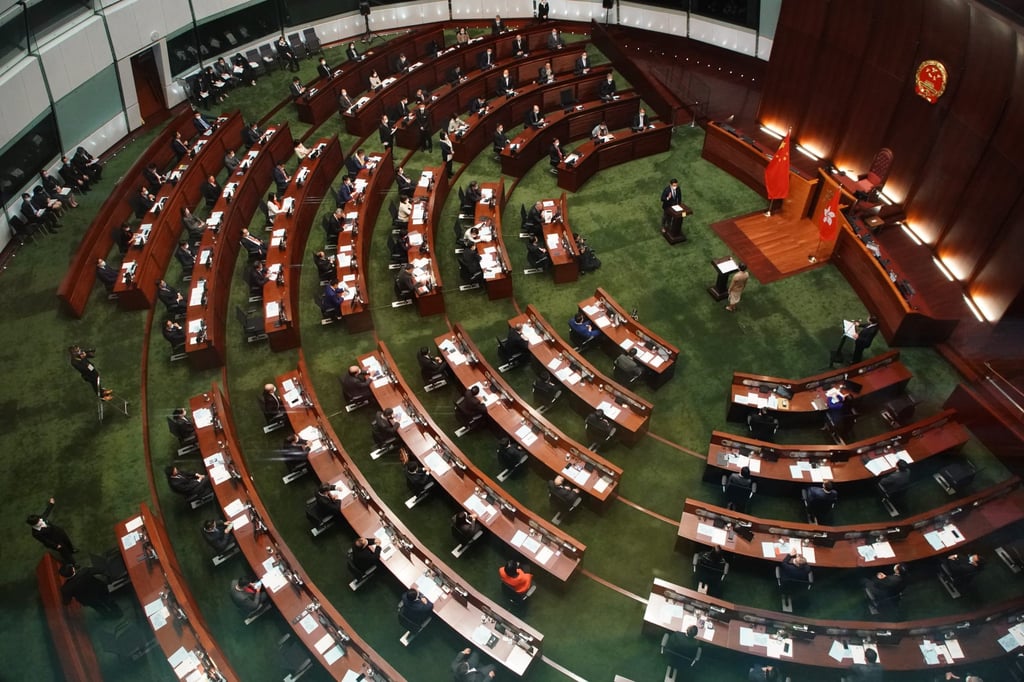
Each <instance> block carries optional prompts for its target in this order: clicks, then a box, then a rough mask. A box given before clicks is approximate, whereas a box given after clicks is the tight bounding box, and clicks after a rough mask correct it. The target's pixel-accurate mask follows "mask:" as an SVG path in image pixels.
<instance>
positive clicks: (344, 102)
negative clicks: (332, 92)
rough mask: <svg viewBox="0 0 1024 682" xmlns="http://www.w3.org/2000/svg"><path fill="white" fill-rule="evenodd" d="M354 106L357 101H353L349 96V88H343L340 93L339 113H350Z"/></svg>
mask: <svg viewBox="0 0 1024 682" xmlns="http://www.w3.org/2000/svg"><path fill="white" fill-rule="evenodd" d="M354 106H355V102H353V101H352V98H351V97H349V96H348V90H346V89H345V88H342V89H341V92H339V93H338V113H339V114H341V115H342V116H344V115H345V114H347V113H349V112H350V111H351V110H352V107H354Z"/></svg>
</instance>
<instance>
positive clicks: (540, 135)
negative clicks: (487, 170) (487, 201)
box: [501, 90, 640, 178]
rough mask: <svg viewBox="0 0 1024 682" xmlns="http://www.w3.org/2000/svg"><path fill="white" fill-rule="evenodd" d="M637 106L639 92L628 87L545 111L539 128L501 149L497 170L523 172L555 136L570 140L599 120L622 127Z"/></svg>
mask: <svg viewBox="0 0 1024 682" xmlns="http://www.w3.org/2000/svg"><path fill="white" fill-rule="evenodd" d="M639 107H640V96H639V95H638V94H636V93H635V92H633V91H631V90H627V91H622V92H620V93H619V99H617V100H614V101H612V102H602V101H601V100H590V101H586V102H581V103H580V104H577V105H576V107H575V108H574V109H571V110H570V111H569V113H566V112H565V111H564V110H562V109H559V110H558V111H555V112H553V113H550V114H545V116H544V120H545V121H546V122H547V125H545V126H544V127H543V128H540V129H539V130H538V129H534V128H529V129H526V130H523V131H522V132H520V133H519V134H518V135H516V137H515V139H514V140H512V142H511V143H510V144H509V146H507V147H505V149H503V150H502V152H501V172H502V173H504V174H506V175H513V176H515V177H517V178H519V177H522V176H524V175H526V172H527V171H528V170H530V169H531V168H533V166H534V165H536V164H537V162H539V161H540V160H541V159H546V158H547V157H548V154H549V152H550V150H551V145H552V144H553V143H554V141H555V139H556V138H557V139H558V141H559V143H560V144H562V145H565V144H566V143H568V142H570V141H572V140H578V139H580V138H585V137H589V136H590V131H592V130H593V129H594V126H596V125H598V124H599V123H600V122H601V121H604V122H605V123H607V124H608V128H609V130H613V129H614V130H617V129H619V128H625V127H628V126H629V125H630V123H632V121H633V116H635V115H636V112H637V109H638V108H639Z"/></svg>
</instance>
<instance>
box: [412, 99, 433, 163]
mask: <svg viewBox="0 0 1024 682" xmlns="http://www.w3.org/2000/svg"><path fill="white" fill-rule="evenodd" d="M433 128H434V126H433V124H432V123H431V121H430V112H428V111H427V106H426V105H425V104H422V103H421V104H420V105H419V106H418V107H416V129H417V130H418V131H420V149H421V150H422V151H425V152H432V151H434V141H433V139H432V138H431V132H432V131H433Z"/></svg>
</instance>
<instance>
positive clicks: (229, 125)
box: [94, 111, 242, 310]
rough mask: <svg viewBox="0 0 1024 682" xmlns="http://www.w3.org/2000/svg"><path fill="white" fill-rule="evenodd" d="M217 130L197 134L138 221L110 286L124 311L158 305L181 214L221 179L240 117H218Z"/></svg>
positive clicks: (236, 114) (235, 142)
mask: <svg viewBox="0 0 1024 682" xmlns="http://www.w3.org/2000/svg"><path fill="white" fill-rule="evenodd" d="M216 125H217V128H216V130H210V131H207V132H206V133H205V134H203V135H200V136H199V138H198V140H197V141H196V142H195V144H194V145H192V149H193V150H194V152H195V153H194V155H192V156H187V157H185V158H183V159H182V160H181V163H180V164H179V165H178V167H177V168H176V169H175V170H173V171H171V173H170V174H169V177H177V178H178V179H177V181H176V184H174V185H171V184H170V183H168V184H166V185H164V186H163V187H162V188H160V192H159V194H157V197H156V204H154V206H153V208H152V209H150V211H149V212H148V213H146V215H145V216H144V217H143V218H142V225H141V226H140V227H139V229H138V231H136V240H137V241H136V243H137V244H138V243H140V242H141V246H136V245H133V246H130V247H129V248H128V252H127V253H126V254H125V255H124V260H123V261H122V263H121V270H120V271H119V273H118V278H117V282H115V283H114V293H115V294H117V295H118V299H117V304H118V306H119V307H120V308H122V309H123V310H144V309H146V308H150V307H152V305H153V303H154V302H155V301H156V289H157V284H156V283H157V280H159V279H162V278H163V276H164V272H165V271H166V270H167V265H168V263H170V260H171V256H172V255H173V254H174V250H175V249H176V248H177V247H178V237H179V236H180V235H181V209H182V208H184V207H185V206H188V207H189V208H194V207H195V206H196V204H198V203H199V199H200V197H201V194H202V193H201V186H202V184H203V183H204V182H206V178H208V177H209V176H211V175H219V174H220V172H221V169H223V167H224V154H225V153H226V152H227V150H228V149H235V148H236V147H237V146H238V142H239V140H240V139H241V135H242V115H241V114H240V113H239V112H237V111H235V112H234V113H232V114H230V115H228V116H220V117H219V118H218V119H217V121H216ZM144 235H148V236H144ZM94 265H95V264H94ZM128 273H131V276H130V277H128V276H127V275H128Z"/></svg>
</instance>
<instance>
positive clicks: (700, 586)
mask: <svg viewBox="0 0 1024 682" xmlns="http://www.w3.org/2000/svg"><path fill="white" fill-rule="evenodd" d="M693 575H694V578H695V580H696V581H697V591H698V592H700V593H701V594H709V593H711V594H714V593H717V592H718V591H719V590H718V589H717V588H718V587H719V585H720V584H721V583H722V582H723V581H724V580H725V576H727V575H729V562H728V561H725V560H724V559H723V561H722V564H721V565H718V564H715V563H712V562H710V561H705V560H703V559H702V558H701V555H700V554H694V555H693ZM712 588H715V589H712Z"/></svg>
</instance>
